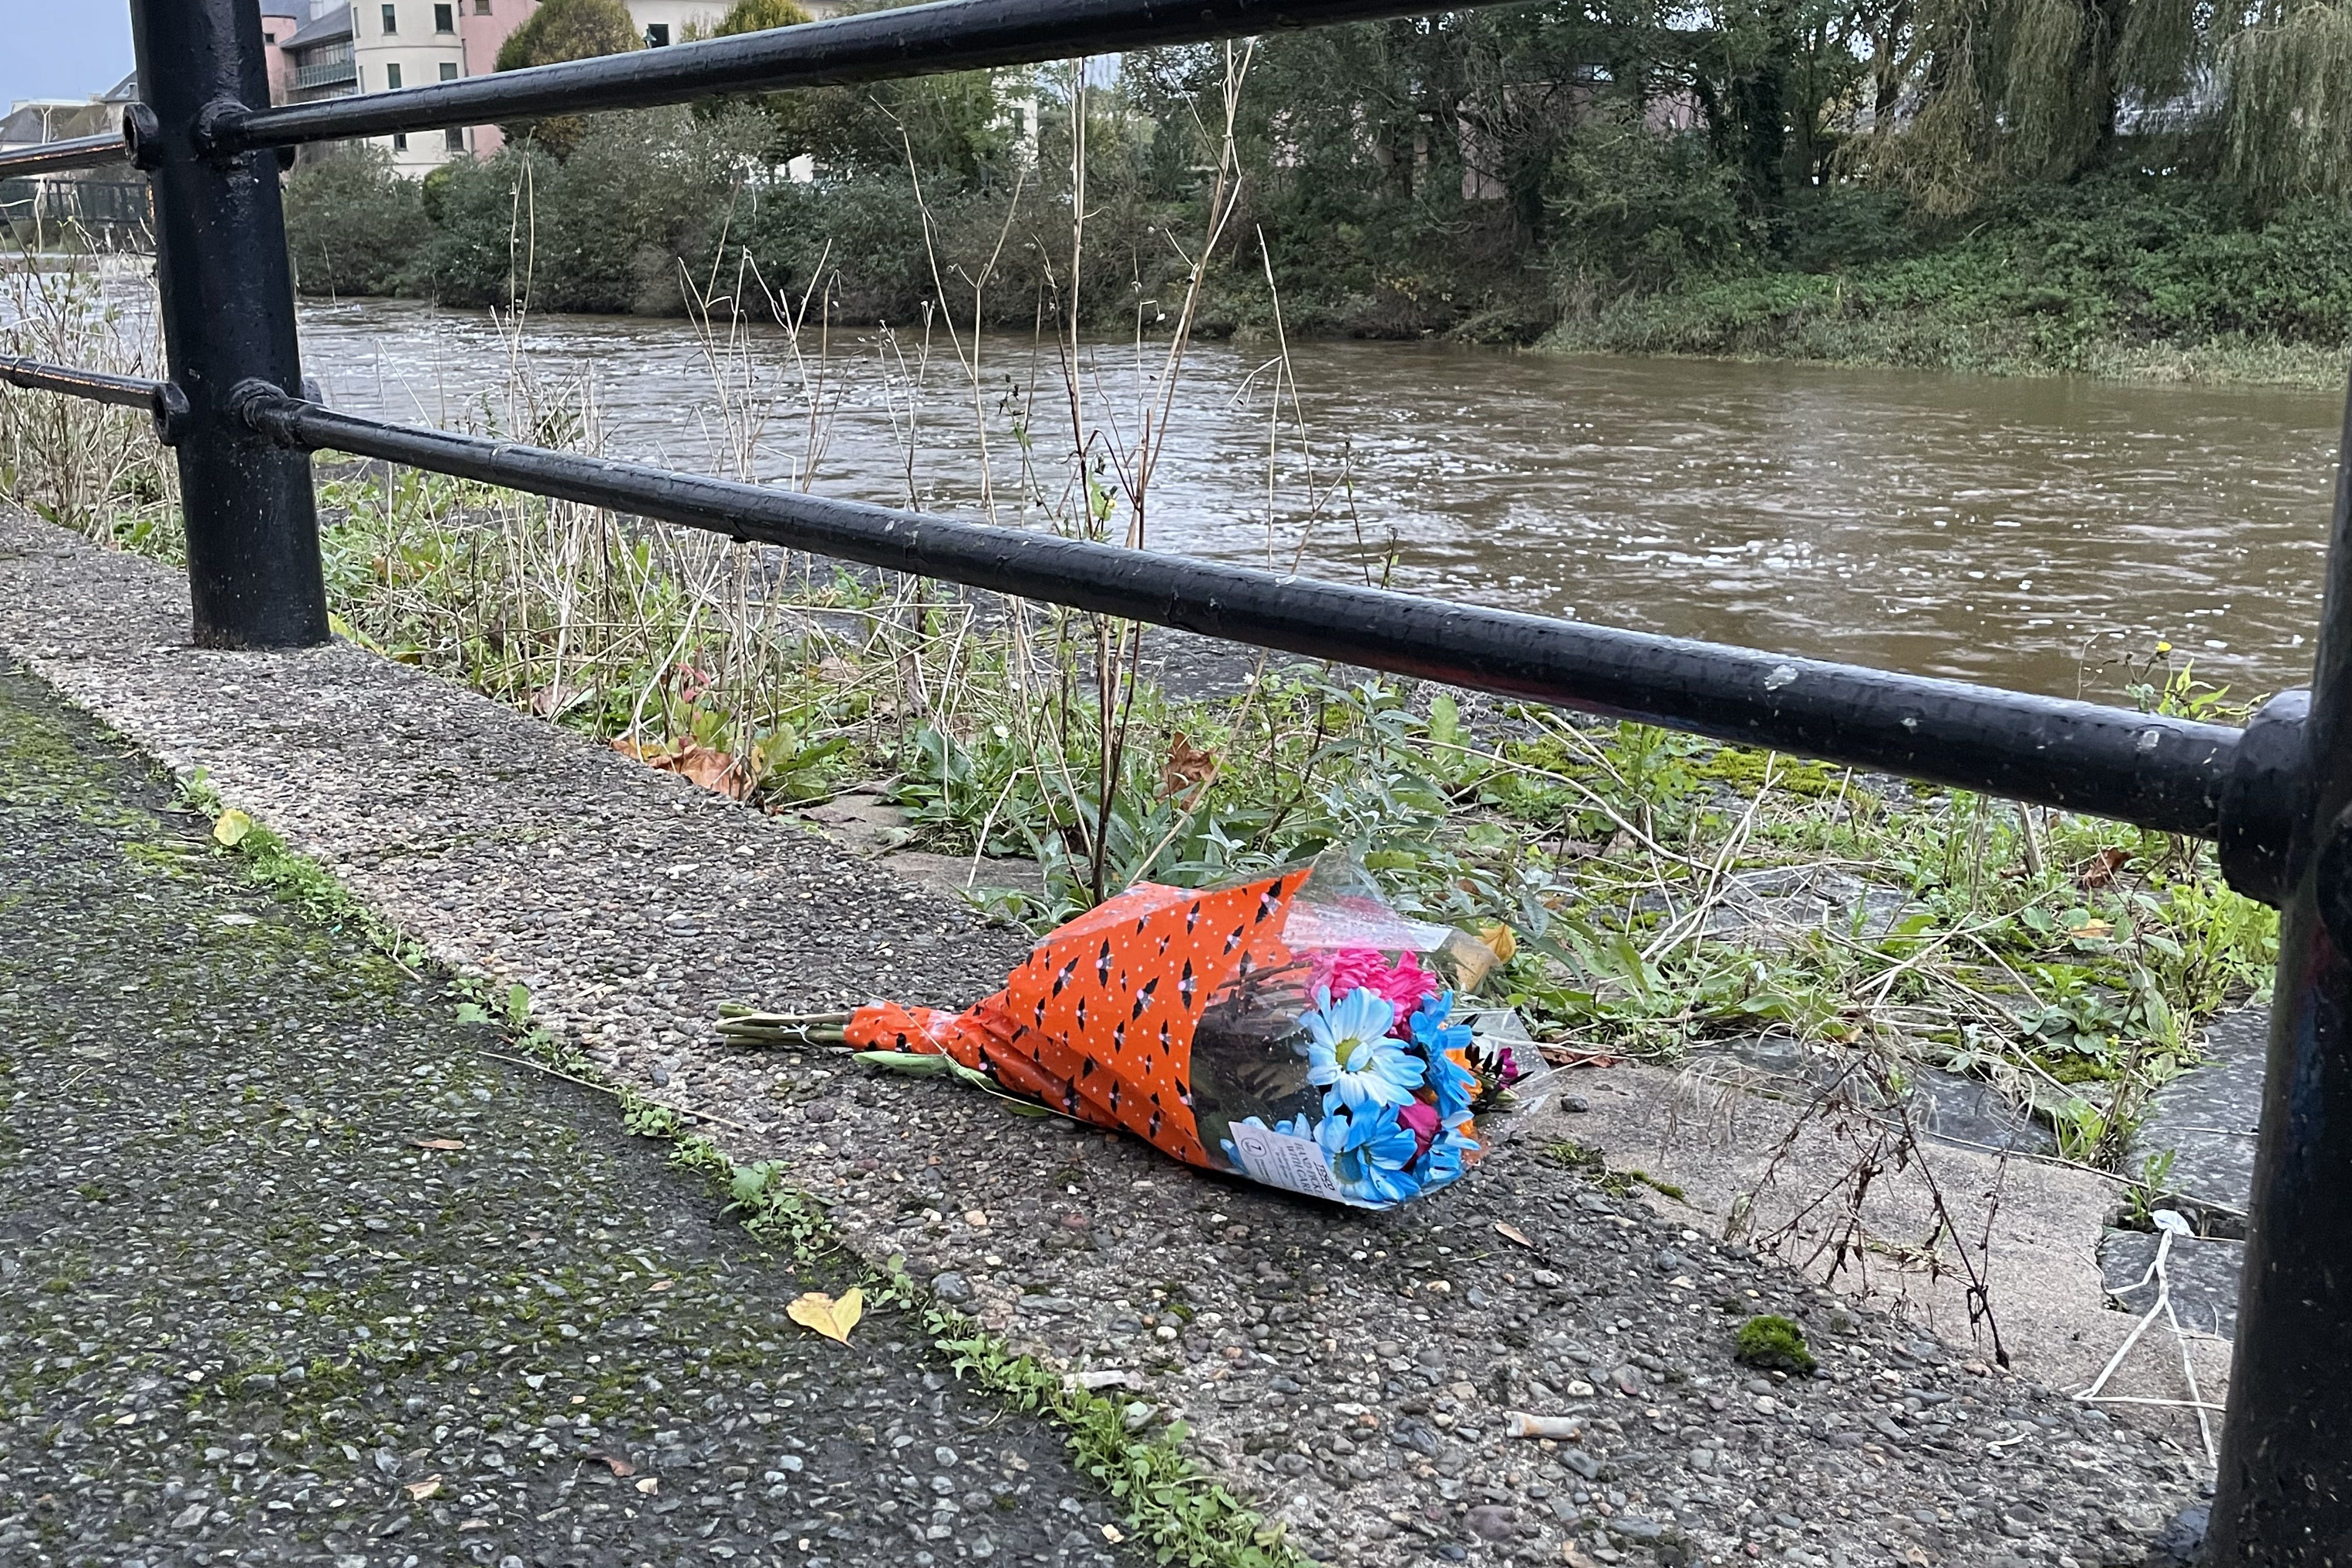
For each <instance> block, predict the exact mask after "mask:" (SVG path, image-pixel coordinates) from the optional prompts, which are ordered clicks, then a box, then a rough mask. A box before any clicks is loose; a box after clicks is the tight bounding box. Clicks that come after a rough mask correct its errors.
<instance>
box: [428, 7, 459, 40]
mask: <svg viewBox="0 0 2352 1568" xmlns="http://www.w3.org/2000/svg"><path fill="white" fill-rule="evenodd" d="M433 30H434V31H435V32H436V33H454V32H456V31H457V5H456V3H455V0H451V4H449V5H436V6H434V7H433Z"/></svg>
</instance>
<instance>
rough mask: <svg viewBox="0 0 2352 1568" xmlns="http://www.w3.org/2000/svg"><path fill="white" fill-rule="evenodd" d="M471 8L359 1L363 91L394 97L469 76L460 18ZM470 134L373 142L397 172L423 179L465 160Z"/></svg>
mask: <svg viewBox="0 0 2352 1568" xmlns="http://www.w3.org/2000/svg"><path fill="white" fill-rule="evenodd" d="M471 4H472V0H356V3H355V4H354V5H352V63H353V64H354V65H356V66H357V67H358V68H359V73H360V79H359V89H360V90H361V91H362V92H389V91H391V90H392V89H394V88H395V87H403V88H408V87H427V86H430V85H431V84H433V83H434V82H436V81H447V80H454V79H457V78H459V77H462V76H465V75H466V74H467V63H468V62H467V58H466V49H465V45H464V44H463V42H462V41H461V38H460V35H459V33H458V30H457V28H458V14H459V12H460V10H461V9H462V8H464V7H465V6H467V5H471ZM387 11H389V12H390V13H391V15H392V19H393V21H394V24H395V26H394V27H392V28H390V29H387V28H386V27H385V26H384V20H385V13H386V12H387ZM445 22H446V24H447V26H446V29H445V28H444V27H443V26H442V24H443V23H445ZM474 68H475V69H476V70H478V71H481V70H488V68H489V66H488V62H483V63H480V64H478V65H476V66H475V67H474ZM453 134H454V137H455V144H454V145H453V144H452V136H453ZM469 134H470V133H469V132H464V131H459V132H454V133H452V132H441V131H417V132H409V133H408V134H406V135H404V136H378V137H374V138H372V140H373V143H374V145H376V146H378V147H381V148H383V150H384V151H385V152H386V153H390V154H391V155H392V163H393V167H394V168H396V169H398V170H399V171H400V172H401V173H402V174H410V175H417V174H429V173H431V172H432V171H433V170H435V169H437V168H439V167H440V166H441V165H442V164H444V163H447V162H448V161H449V160H450V159H452V158H457V157H462V156H463V155H465V153H467V151H468V148H469V142H468V140H467V138H468V136H469Z"/></svg>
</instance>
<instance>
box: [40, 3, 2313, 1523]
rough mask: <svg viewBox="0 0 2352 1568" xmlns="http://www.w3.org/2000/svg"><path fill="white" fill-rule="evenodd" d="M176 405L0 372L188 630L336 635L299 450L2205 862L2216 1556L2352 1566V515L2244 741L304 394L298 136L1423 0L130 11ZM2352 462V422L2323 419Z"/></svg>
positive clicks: (612, 101) (203, 640)
mask: <svg viewBox="0 0 2352 1568" xmlns="http://www.w3.org/2000/svg"><path fill="white" fill-rule="evenodd" d="M130 3H131V17H132V24H133V31H134V34H135V37H136V39H137V46H138V54H139V68H140V76H139V79H140V81H141V83H142V92H143V94H144V98H145V101H143V102H142V103H140V104H137V105H134V106H133V107H132V108H131V110H130V111H129V112H128V114H127V115H126V116H125V124H124V131H123V137H122V139H121V141H119V142H118V141H115V140H113V139H110V138H96V139H91V140H89V141H85V142H67V143H60V144H58V145H57V146H54V147H46V148H37V149H33V150H31V151H30V152H26V153H8V154H0V179H5V178H9V177H15V176H19V175H28V174H47V173H56V172H58V171H62V170H67V169H73V168H87V167H91V166H95V165H98V164H101V163H107V162H110V161H111V160H113V159H115V158H118V157H121V156H123V155H124V154H125V153H128V155H129V156H130V157H131V161H132V163H134V164H135V165H136V167H138V168H139V169H140V170H142V171H143V172H144V173H145V174H147V175H148V177H149V179H150V181H151V184H152V194H153V204H154V209H155V221H156V228H157V241H158V271H157V276H158V282H159V286H160V290H161V300H162V311H163V331H164V341H165V346H166V350H167V354H168V360H169V366H170V373H171V375H170V379H169V380H168V381H164V382H147V381H141V380H136V379H132V378H127V377H121V376H111V375H104V374H97V373H93V372H86V371H79V370H75V369H72V368H69V367H62V366H55V365H43V364H37V363H31V362H27V361H24V360H14V359H0V382H6V383H8V384H13V385H15V386H16V387H19V388H23V389H27V390H31V391H36V392H41V393H52V394H63V395H73V396H80V397H90V398H97V399H100V400H103V401H106V402H110V403H115V404H121V405H129V406H133V407H142V408H146V409H148V410H149V411H151V412H152V414H153V416H154V418H155V423H156V429H157V433H158V435H159V437H160V438H161V439H163V441H165V442H166V443H167V444H170V445H171V446H173V447H174V449H175V451H176V454H177V458H178V463H179V468H180V478H181V485H182V496H183V502H184V511H185V516H186V523H187V553H188V577H189V590H190V600H191V608H192V614H193V620H194V639H195V641H196V642H197V643H198V644H199V645H201V646H205V647H255V648H265V647H294V646H304V645H310V644H315V643H319V642H323V641H325V640H326V638H327V637H328V619H327V605H326V595H325V589H324V584H323V581H322V577H321V573H320V559H319V542H318V529H317V520H316V513H315V501H314V498H313V493H312V489H311V472H310V453H312V452H314V451H334V452H341V453H347V454H351V455H353V456H358V457H364V458H380V459H383V460H386V461H391V462H396V463H402V464H406V465H408V466H410V467H414V468H423V469H426V470H430V471H433V472H436V473H446V474H454V475H459V476H463V477H467V478H470V479H478V480H482V481H484V482H487V483H490V484H495V485H501V486H505V487H508V488H510V489H518V490H522V491H526V492H529V493H531V494H535V495H541V496H549V497H555V498H560V499H564V500H575V501H582V502H586V503H589V504H593V505H597V506H604V507H612V508H614V509H618V510H625V511H629V512H633V513H635V514H639V515H643V516H646V517H649V518H657V519H663V520H667V521H671V522H675V523H683V524H687V525H688V526H692V527H697V528H704V529H709V530H711V531H716V532H719V533H724V534H727V535H729V536H730V537H733V538H736V539H741V540H752V539H757V540H761V541H765V542H773V543H778V544H784V545H790V546H792V547H793V548H795V549H801V550H807V551H813V552H820V553H824V554H828V555H833V556H836V557H840V558H843V559H846V560H851V561H857V562H862V563H866V564H868V565H873V566H878V567H885V568H887V569H890V570H893V571H898V572H906V573H911V574H922V575H928V576H932V577H938V578H941V579H944V580H947V581H951V582H955V583H960V584H967V585H971V586H974V587H980V588H986V589H992V590H997V591H1001V592H1003V593H1006V594H1010V595H1017V596H1020V597H1024V598H1029V599H1036V600H1042V601H1046V602H1051V603H1055V604H1059V605H1070V606H1074V607H1076V608H1078V609H1082V610H1086V611H1090V612H1095V613H1100V614H1106V615H1113V616H1126V617H1129V618H1132V619H1136V620H1142V621H1150V622H1153V623H1157V624H1160V625H1164V626H1181V627H1184V628H1187V629H1189V630H1192V631H1195V632H1201V633H1205V634H1207V635H1209V636H1212V637H1223V638H1228V639H1231V640H1234V641H1237V642H1243V643H1248V644H1251V645H1254V646H1256V647H1266V648H1274V649H1279V650H1283V651H1287V652H1292V653H1297V654H1302V655H1307V656H1311V657H1315V658H1333V659H1339V660H1342V661H1346V662H1349V663H1353V664H1359V665H1363V666H1367V667H1370V668H1378V669H1382V670H1389V671H1393V672H1396V673H1400V674H1404V675H1410V676H1415V677H1420V678H1423V679H1432V680H1439V681H1445V682H1450V683H1453V684H1455V685H1460V686H1465V687H1469V688H1474V689H1479V690H1485V691H1491V692H1497V693H1502V694H1506V695H1508V696H1512V697H1517V698H1521V699H1526V700H1534V701H1539V702H1546V703H1550V704H1554V705H1557V706H1560V707H1565V708H1574V709H1580V710H1587V711H1591V712H1597V713H1604V714H1612V715H1617V716H1621V717H1625V718H1632V719H1639V720H1642V721H1645V722H1649V723H1654V724H1661V725H1665V726H1669V727H1672V728H1675V729H1680V730H1685V731H1693V732H1696V733H1699V734H1705V735H1709V736H1713V737H1715V738H1717V739H1719V740H1724V741H1731V742H1741V743H1745V744H1750V745H1756V746H1768V747H1772V748H1775V749H1778V750H1781V751H1786V752H1797V753H1801V754H1803V755H1807V756H1812V757H1818V758H1822V759H1825V760H1827V761H1831V762H1835V763H1846V764H1849V765H1853V766H1858V767H1864V768H1872V769H1878V770H1883V771H1885V772H1890V773H1902V774H1906V775H1909V776H1911V777H1915V778H1921V779H1927V780H1931V781H1934V782H1937V783H1939V784H1949V785H1956V786H1959V787H1964V788H1968V789H1972V790H1982V791H1986V792H1990V793H1993V794H1997V795H2007V796H2011V797H2014V798H2017V799H2021V800H2027V801H2033V802H2038V803H2041V804H2044V805H2053V806H2060V807H2063V808H2066V809H2069V810H2074V811H2081V812H2088V813H2093V814H2096V815H2100V816H2111V817H2115V818H2117V819H2119V820H2122V821H2125V822H2130V823H2136V824H2138V825H2139V826H2144V827H2148V828H2153V829H2157V830H2159V831H2163V832H2167V833H2178V834H2187V835H2194V836H2198V837H2207V838H2211V839H2213V840H2215V841H2216V842H2217V843H2218V844H2219V846H2220V849H2221V861H2222V865H2223V868H2224V869H2225V870H2226V871H2227V873H2228V874H2229V877H2230V879H2231V882H2232V884H2233V885H2235V886H2236V887H2238V888H2239V889H2241V890H2242V891H2243V892H2245V893H2247V894H2248V895H2249V896H2252V897H2254V898H2258V899H2261V900H2264V901H2266V902H2269V903H2273V904H2275V905H2277V906H2279V907H2280V909H2281V910H2282V912H2283V924H2282V929H2281V939H2280V952H2281V961H2280V965H2279V973H2278V979H2277V984H2276V988H2275V992H2274V999H2273V1012H2272V1039H2271V1059H2270V1068H2269V1079H2268V1088H2267V1089H2266V1092H2265V1100H2264V1108H2263V1131H2262V1142H2261V1150H2260V1154H2259V1158H2258V1165H2257V1172H2256V1187H2255V1192H2254V1196H2253V1202H2252V1212H2251V1223H2250V1237H2249V1240H2248V1246H2247V1252H2246V1271H2245V1279H2244V1286H2243V1294H2242V1306H2241V1310H2240V1316H2239V1330H2238V1339H2237V1344H2236V1348H2235V1363H2234V1370H2233V1375H2232V1381H2231V1393H2230V1405H2229V1412H2228V1415H2227V1417H2226V1421H2225V1426H2224V1435H2223V1442H2222V1450H2221V1476H2220V1479H2219V1485H2218V1489H2217V1493H2216V1497H2215V1500H2214V1503H2213V1507H2212V1514H2211V1521H2212V1522H2211V1528H2210V1534H2209V1537H2208V1542H2207V1551H2208V1553H2209V1558H2210V1561H2212V1562H2214V1563H2226V1564H2230V1565H2231V1568H2257V1565H2259V1568H2299V1565H2304V1564H2311V1565H2316V1564H2321V1563H2346V1562H2352V1398H2347V1397H2345V1396H2344V1395H2343V1394H2341V1393H2340V1392H2339V1391H2340V1390H2341V1389H2343V1388H2344V1387H2346V1386H2352V959H2347V952H2352V722H2347V714H2352V489H2347V479H2346V476H2345V475H2344V473H2343V472H2341V471H2339V475H2338V483H2337V490H2336V506H2335V512H2334V523H2333V532H2332V534H2331V538H2330V546H2329V564H2328V575H2327V595H2326V606H2325V608H2324V610H2323V613H2322V620H2321V625H2320V627H2319V637H2318V638H2317V644H2318V652H2317V656H2316V661H2315V673H2314V680H2313V684H2312V689H2310V690H2309V691H2308V692H2293V693H2289V694H2287V695H2286V696H2284V697H2282V698H2280V699H2278V700H2274V701H2273V702H2272V703H2271V704H2270V705H2269V706H2268V707H2266V708H2265V709H2264V710H2263V711H2262V713H2261V714H2259V715H2257V717H2256V718H2255V720H2254V721H2253V722H2252V724H2251V725H2249V726H2248V727H2247V728H2246V729H2244V730H2236V729H2230V728H2225V727H2221V726H2216V725H2210V724H2201V723H2193V722H2189V721H2182V720H2177V719H2170V718H2165V717H2160V716H2155V715H2150V714H2146V713H2138V712H2132V711H2128V710H2121V709H2116V708H2107V707H2101V706H2098V705H2096V704H2092V703H2084V702H2071V701H2061V700H2055V699H2052V698H2046V697H2039V696H2032V695H2028V694H2024V693H2020V692H2014V691H2005V690H2000V689H1993V688H1990V687H1982V686H1972V685H1967V684H1963V683H1960V682H1956V681H1945V680H1929V679H1919V678H1916V677H1911V676H1904V675H1896V674H1890V673H1886V672H1884V671H1879V670H1873V669H1866V668H1858V667H1855V666H1851V665H1838V664H1827V663H1822V662H1819V661H1815V660H1811V659H1803V658H1788V657H1783V656H1780V655H1778V654H1773V653H1768V652H1761V651H1758V650H1755V649H1749V648H1739V647H1722V646H1719V645H1714V644H1707V643H1699V642H1691V641H1685V640H1681V639H1676V638H1671V637H1653V636H1647V635H1643V634H1639V633H1634V632H1629V631H1617V630H1612V629H1609V628H1606V627H1600V626H1589V625H1585V624H1583V623H1580V622H1568V621H1560V620H1554V619H1547V618H1544V617H1541V616H1525V615H1517V614H1511V613H1507V612H1504V611H1499V610H1492V609H1484V608H1480V607H1477V606H1475V605H1461V604H1452V603H1447V602H1444V601H1442V600H1432V599H1427V598H1423V597H1419V596H1412V595H1400V594H1391V593H1385V592H1381V591H1379V590H1374V589H1369V588H1355V587H1349V586H1345V585H1342V584H1330V583H1318V582H1305V581H1299V580H1296V579H1287V578H1281V577H1276V576H1274V575H1272V574H1266V573H1262V572H1254V571H1249V570H1246V569H1243V568H1239V567H1232V566H1222V565H1215V564H1211V563H1204V562H1198V561H1192V560H1186V559H1181V558H1176V557H1170V556H1166V555H1160V554H1155V553H1149V552H1139V551H1129V550H1120V549H1116V548H1112V547H1109V546H1105V545H1097V544H1091V543H1086V542H1076V541H1070V540H1065V539H1061V538H1058V537H1054V536H1050V535H1045V534H1036V533H1027V532H1023V531H1015V530H1007V529H1001V528H993V527H985V526H982V525H979V524H974V523H969V522H961V521H950V520H948V519H943V518H938V517H930V516H926V515H923V514H920V513H917V512H909V511H899V510H892V509H889V508H885V507H877V506H869V505H864V504H860V503H855V502H848V501H836V500H822V499H819V498H815V497H812V496H806V495H801V494H797V493H793V492H789V491H783V490H779V489H767V488H763V487H760V486H755V485H746V484H738V483H731V482H729V481H726V480H721V479H704V478H698V477H695V476H691V475H687V474H679V473H672V472H668V471H667V470H663V469H659V468H648V467H645V466H642V465H637V464H630V463H619V462H611V461H605V460H603V459H598V458H584V457H581V456H578V455H575V454H569V453H562V452H554V451H548V450H544V449H542V448H539V447H522V446H516V445H513V444H510V443H506V442H498V441H488V440H483V439H479V438H477V437H467V436H462V435H455V434H451V433H448V432H445V431H438V430H430V429H419V428H414V427H410V426H400V425H394V424H387V423H384V422H382V421H378V420H373V419H362V418H356V417H353V416H350V415H345V414H339V413H336V412H334V411H332V410H330V409H328V408H325V407H322V406H320V405H319V404H318V403H317V402H315V401H313V400H310V399H308V398H306V397H305V396H304V395H302V388H303V385H304V383H303V380H302V375H301V366H300V359H299V350H298V345H297V342H296V337H295V327H294V295H293V286H292V278H291V274H290V268H289V263H288V260H287V253H286V235H285V228H284V222H283V215H282V212H281V209H280V202H279V188H278V174H279V169H280V166H281V163H282V162H283V161H284V156H285V155H289V154H290V152H291V150H292V149H293V148H295V147H297V146H299V145H301V144H304V143H310V142H329V141H342V140H348V139H352V138H355V137H365V136H372V135H383V134H388V133H391V132H419V131H430V130H435V129H441V128H446V127H450V126H463V125H476V124H485V123H490V122H493V121H501V120H511V119H514V118H518V117H523V116H530V115H537V114H546V113H553V112H578V111H581V110H594V109H618V108H627V107H641V106H646V105H652V104H659V103H672V102H682V101H686V100H692V99H697V98H702V97H707V96H709V95H712V94H716V93H720V92H735V91H744V90H749V89H760V90H779V89H792V88H796V87H808V86H815V85H824V84H836V83H844V82H860V81H872V80H877V79H886V78H892V77H903V76H914V75H920V74H925V73H929V72H935V71H945V70H961V69H970V68H981V67H992V66H1006V65H1014V64H1024V63H1032V62H1038V61H1044V60H1048V59H1055V58H1066V57H1068V56H1069V55H1071V54H1073V53H1077V52H1085V53H1088V54H1102V53H1109V52H1113V51H1117V50H1123V49H1132V48H1139V47H1148V46H1151V45H1163V44H1176V43H1188V42H1197V41H1202V40H1207V39H1212V38H1217V37H1232V36H1236V35H1240V34H1244V33H1251V32H1260V31H1265V30H1269V29H1273V28H1279V27H1292V26H1316V25H1321V24H1327V23H1332V22H1340V21H1353V20H1363V19H1368V18H1374V17H1382V16H1405V15H1412V14H1415V13H1418V12H1424V11H1426V10H1427V9H1428V5H1427V4H1426V0H1419V3H1416V0H1192V3H1190V4H1186V5H1177V4H1172V3H1169V0H944V3H942V4H934V5H917V6H911V7H907V8H904V9H898V10H890V11H882V12H869V13H865V14H861V15H856V16H844V17H840V18H837V19H835V20H832V21H826V22H817V23H810V24H804V25H803V26H794V27H789V28H782V29H779V30H776V31H774V32H769V33H759V34H751V35H747V36H744V37H731V38H721V39H715V40H711V41H709V42H704V43H698V44H692V45H685V46H680V47H672V48H667V49H662V50H658V51H647V52H645V53H641V54H632V55H626V56H620V57H614V58H606V59H597V60H583V61H576V62H573V63H571V64H566V65H556V66H547V67H542V68H538V69H533V70H522V71H514V72H510V73H506V74H503V75H498V76H492V77H478V78H473V79H465V80H459V81H455V82H447V83H440V84H436V85H434V86H429V87H422V88H416V89H410V90H407V91H403V92H388V93H375V94H370V95H366V96H362V97H353V98H341V99H335V100H329V101H324V102H318V103H304V104H296V105H290V106H286V107H281V108H270V107H268V82H267V78H266V72H265V68H264V64H263V52H262V43H261V37H260V24H259V16H258V12H257V8H256V7H255V5H254V4H253V0H130ZM2347 451H2352V423H2347Z"/></svg>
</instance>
